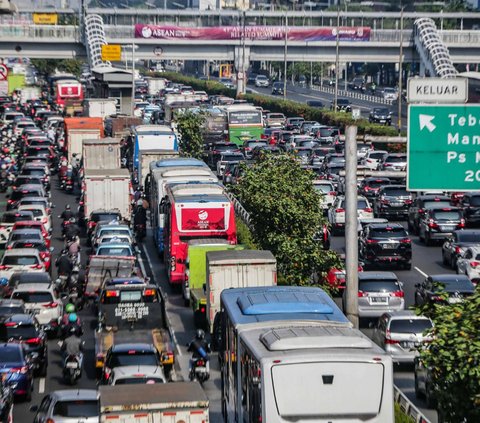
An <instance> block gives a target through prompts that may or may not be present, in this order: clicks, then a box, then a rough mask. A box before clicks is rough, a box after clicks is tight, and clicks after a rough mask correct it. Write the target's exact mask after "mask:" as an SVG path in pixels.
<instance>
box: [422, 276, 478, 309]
mask: <svg viewBox="0 0 480 423" xmlns="http://www.w3.org/2000/svg"><path fill="white" fill-rule="evenodd" d="M415 288H416V289H415V305H416V306H418V305H422V304H425V303H429V302H437V303H445V302H446V303H447V304H456V303H459V302H461V301H462V300H463V299H464V298H466V297H469V296H471V295H473V294H474V293H475V285H474V284H473V283H472V281H471V280H470V279H469V278H468V276H466V275H454V274H445V275H430V276H427V277H426V278H425V280H424V281H423V282H422V283H417V284H415ZM442 291H443V292H444V293H445V294H446V295H447V297H448V298H447V300H446V301H445V300H444V299H442V296H441V293H442Z"/></svg>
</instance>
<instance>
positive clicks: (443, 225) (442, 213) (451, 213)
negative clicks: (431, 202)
mask: <svg viewBox="0 0 480 423" xmlns="http://www.w3.org/2000/svg"><path fill="white" fill-rule="evenodd" d="M464 228H465V220H464V219H463V213H462V209H459V208H458V207H443V208H431V209H427V210H426V211H425V214H424V215H423V218H422V219H421V220H420V229H419V232H418V237H419V238H420V241H423V242H425V245H427V246H428V245H431V244H432V242H433V241H437V240H438V241H443V240H445V238H448V237H449V236H451V235H452V233H453V232H454V231H456V230H457V229H464Z"/></svg>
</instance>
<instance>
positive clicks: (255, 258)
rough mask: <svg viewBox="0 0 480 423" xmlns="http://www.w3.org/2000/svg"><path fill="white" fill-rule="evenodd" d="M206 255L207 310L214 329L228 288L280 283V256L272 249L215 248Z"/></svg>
mask: <svg viewBox="0 0 480 423" xmlns="http://www.w3.org/2000/svg"><path fill="white" fill-rule="evenodd" d="M206 256H207V267H206V271H207V281H206V283H207V286H206V296H207V310H206V314H207V325H208V330H209V331H210V332H212V330H213V322H214V320H215V315H216V314H217V312H218V310H219V309H220V295H221V294H222V291H223V290H224V289H228V288H248V287H256V286H273V285H276V284H277V260H276V258H275V257H274V255H273V254H272V253H271V252H270V251H262V250H243V251H231V250H229V251H211V252H208V253H207V254H206Z"/></svg>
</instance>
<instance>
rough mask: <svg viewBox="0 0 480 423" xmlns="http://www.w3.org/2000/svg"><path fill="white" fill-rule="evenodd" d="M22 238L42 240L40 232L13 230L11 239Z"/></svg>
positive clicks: (17, 239)
mask: <svg viewBox="0 0 480 423" xmlns="http://www.w3.org/2000/svg"><path fill="white" fill-rule="evenodd" d="M22 239H32V240H41V239H42V234H41V233H40V232H13V233H12V235H11V238H10V241H20V240H22Z"/></svg>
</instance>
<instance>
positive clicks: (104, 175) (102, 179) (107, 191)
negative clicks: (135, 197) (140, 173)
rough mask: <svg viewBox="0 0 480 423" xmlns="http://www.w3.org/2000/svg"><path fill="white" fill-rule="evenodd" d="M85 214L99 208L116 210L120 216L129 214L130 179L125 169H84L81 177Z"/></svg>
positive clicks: (125, 217)
mask: <svg viewBox="0 0 480 423" xmlns="http://www.w3.org/2000/svg"><path fill="white" fill-rule="evenodd" d="M83 204H84V212H85V216H90V213H91V212H93V211H95V210H99V209H105V210H118V211H119V212H120V213H121V215H122V218H124V219H126V220H130V216H131V181H130V173H129V172H128V170H127V169H107V170H105V169H85V175H84V179H83Z"/></svg>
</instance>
